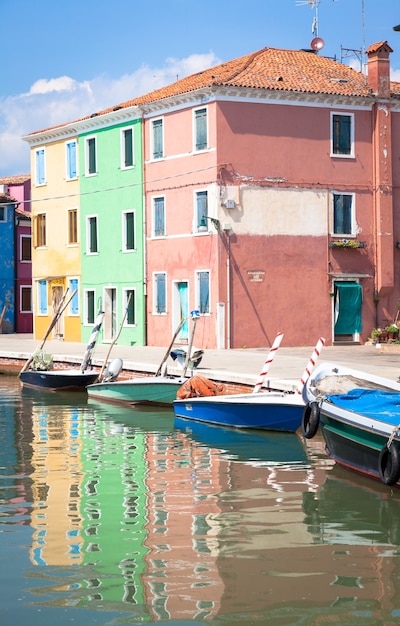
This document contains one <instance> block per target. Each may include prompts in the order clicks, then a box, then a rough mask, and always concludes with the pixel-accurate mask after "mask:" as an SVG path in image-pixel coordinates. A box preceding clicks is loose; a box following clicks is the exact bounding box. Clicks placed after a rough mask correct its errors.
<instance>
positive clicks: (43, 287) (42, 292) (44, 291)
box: [39, 280, 47, 315]
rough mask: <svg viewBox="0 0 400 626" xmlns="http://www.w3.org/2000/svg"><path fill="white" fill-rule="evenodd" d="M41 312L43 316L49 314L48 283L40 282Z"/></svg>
mask: <svg viewBox="0 0 400 626" xmlns="http://www.w3.org/2000/svg"><path fill="white" fill-rule="evenodd" d="M39 311H40V313H41V314H42V315H45V314H46V313H47V282H46V281H45V280H41V281H39Z"/></svg>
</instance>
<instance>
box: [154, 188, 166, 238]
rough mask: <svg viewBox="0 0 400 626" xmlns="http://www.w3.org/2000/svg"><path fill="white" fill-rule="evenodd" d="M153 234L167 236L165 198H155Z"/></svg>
mask: <svg viewBox="0 0 400 626" xmlns="http://www.w3.org/2000/svg"><path fill="white" fill-rule="evenodd" d="M153 235H154V237H164V236H165V198H164V197H163V196H160V197H159V198H153Z"/></svg>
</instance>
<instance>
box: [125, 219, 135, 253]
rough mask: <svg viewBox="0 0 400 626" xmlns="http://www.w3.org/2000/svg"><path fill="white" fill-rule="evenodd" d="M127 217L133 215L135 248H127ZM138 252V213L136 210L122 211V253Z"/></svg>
mask: <svg viewBox="0 0 400 626" xmlns="http://www.w3.org/2000/svg"><path fill="white" fill-rule="evenodd" d="M127 215H133V248H127V246H126V231H127V228H126V217H127ZM135 250H136V212H135V210H134V209H129V210H127V211H122V252H135Z"/></svg>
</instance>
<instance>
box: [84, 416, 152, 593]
mask: <svg viewBox="0 0 400 626" xmlns="http://www.w3.org/2000/svg"><path fill="white" fill-rule="evenodd" d="M127 428H128V427H127V426H125V425H117V424H116V422H112V421H110V422H107V421H105V420H103V419H96V411H94V412H93V415H91V416H90V417H89V416H87V417H86V419H85V420H84V421H83V423H82V429H83V431H82V441H83V445H82V454H81V462H82V471H83V473H84V478H83V481H82V485H81V499H80V507H81V510H80V513H81V516H82V520H83V521H82V524H83V529H82V539H83V545H82V548H81V549H82V553H83V564H84V565H88V566H91V572H92V575H91V577H90V578H88V579H87V580H86V581H85V582H84V583H82V586H83V587H84V586H85V585H87V588H88V595H87V597H86V599H85V604H86V602H89V601H93V600H101V601H104V602H107V603H120V602H127V603H130V604H135V605H136V604H139V605H143V604H144V592H143V587H142V583H141V576H142V574H143V571H144V569H145V558H144V555H145V554H146V552H147V550H146V548H145V547H144V544H145V538H146V529H145V524H146V517H145V512H146V488H145V458H144V457H145V438H146V433H144V432H142V431H135V430H134V429H132V435H131V437H129V436H128V435H127ZM127 441H129V443H128V445H127Z"/></svg>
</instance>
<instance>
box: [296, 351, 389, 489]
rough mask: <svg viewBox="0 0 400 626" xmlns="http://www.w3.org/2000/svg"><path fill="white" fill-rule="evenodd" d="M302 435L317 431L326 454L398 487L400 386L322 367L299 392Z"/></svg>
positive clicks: (339, 368)
mask: <svg viewBox="0 0 400 626" xmlns="http://www.w3.org/2000/svg"><path fill="white" fill-rule="evenodd" d="M303 399H304V401H305V403H306V408H305V410H304V414H303V418H302V431H303V435H304V436H305V437H306V438H308V439H311V438H312V437H313V436H314V435H315V434H316V433H317V431H318V428H320V430H321V432H322V436H323V438H324V440H325V449H326V453H327V454H328V456H329V457H330V458H331V459H333V460H334V461H336V463H338V464H339V465H342V466H344V467H347V468H348V469H351V470H354V471H356V472H358V473H360V474H364V475H366V476H370V477H372V478H376V479H380V480H381V481H382V482H383V483H384V484H386V485H396V484H397V486H399V479H400V383H398V382H395V381H393V380H390V379H388V378H383V377H381V376H376V375H373V374H369V373H367V372H362V371H360V370H354V369H351V368H348V367H343V366H341V365H337V364H334V363H322V364H321V365H319V366H318V367H317V368H316V369H315V371H314V373H313V375H312V377H310V378H309V379H308V381H307V382H306V384H305V386H304V389H303Z"/></svg>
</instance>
